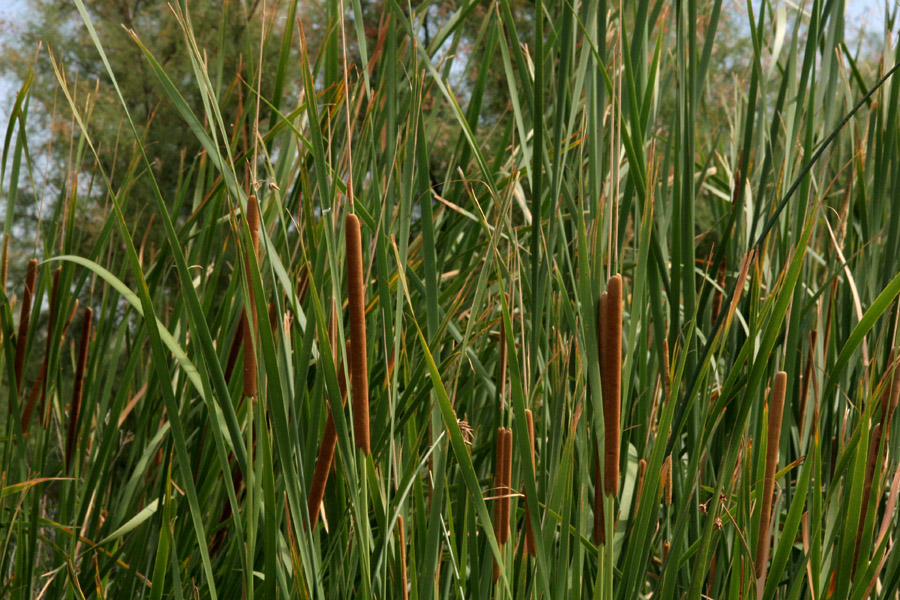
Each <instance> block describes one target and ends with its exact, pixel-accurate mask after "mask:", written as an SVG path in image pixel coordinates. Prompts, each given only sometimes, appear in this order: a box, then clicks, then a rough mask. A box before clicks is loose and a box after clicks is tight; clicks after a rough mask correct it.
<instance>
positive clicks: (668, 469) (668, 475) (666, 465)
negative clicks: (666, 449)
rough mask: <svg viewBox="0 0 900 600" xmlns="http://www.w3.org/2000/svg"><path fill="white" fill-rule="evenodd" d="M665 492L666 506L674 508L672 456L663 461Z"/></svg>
mask: <svg viewBox="0 0 900 600" xmlns="http://www.w3.org/2000/svg"><path fill="white" fill-rule="evenodd" d="M662 470H663V474H664V475H663V477H662V480H663V490H664V492H665V498H666V506H672V487H673V486H672V455H671V454H670V455H668V456H667V457H666V460H665V461H663V468H662Z"/></svg>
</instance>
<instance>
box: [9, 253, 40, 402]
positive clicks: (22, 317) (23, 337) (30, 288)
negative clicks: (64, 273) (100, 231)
mask: <svg viewBox="0 0 900 600" xmlns="http://www.w3.org/2000/svg"><path fill="white" fill-rule="evenodd" d="M36 278H37V259H34V258H32V259H31V260H30V261H28V272H27V273H26V275H25V293H24V294H23V295H22V310H21V312H20V313H19V333H18V335H17V336H16V358H15V363H14V367H15V374H16V390H18V391H19V393H21V391H22V370H23V369H24V368H25V347H26V346H27V343H28V324H29V323H28V322H29V321H30V320H31V300H32V298H33V297H34V280H35V279H36ZM11 409H12V403H10V410H11Z"/></svg>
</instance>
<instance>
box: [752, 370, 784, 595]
mask: <svg viewBox="0 0 900 600" xmlns="http://www.w3.org/2000/svg"><path fill="white" fill-rule="evenodd" d="M786 390H787V373H785V372H784V371H779V372H778V373H776V374H775V385H774V387H773V389H772V395H771V397H770V401H769V421H768V433H767V437H766V475H765V479H764V480H763V497H762V507H761V510H760V515H759V536H757V543H756V565H755V566H756V578H757V579H759V580H762V579H763V578H764V577H765V572H766V562H767V561H768V559H769V534H770V531H769V522H770V521H771V517H772V494H773V493H774V491H775V470H776V468H777V467H778V443H779V440H780V439H781V417H782V415H783V413H784V395H785V391H786Z"/></svg>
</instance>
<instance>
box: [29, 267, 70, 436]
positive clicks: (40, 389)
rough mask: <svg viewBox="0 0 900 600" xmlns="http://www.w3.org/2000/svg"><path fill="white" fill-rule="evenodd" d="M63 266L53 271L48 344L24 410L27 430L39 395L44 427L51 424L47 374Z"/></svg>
mask: <svg viewBox="0 0 900 600" xmlns="http://www.w3.org/2000/svg"><path fill="white" fill-rule="evenodd" d="M60 271H61V268H60V267H57V268H56V270H55V271H53V285H52V287H51V288H50V315H49V319H48V325H47V345H46V346H45V347H44V360H42V361H41V370H40V372H39V373H38V377H37V379H35V381H34V385H32V386H31V393H30V394H29V395H28V402H27V403H26V404H25V410H24V411H22V423H21V425H22V431H23V432H24V431H27V430H28V426H29V425H30V424H31V414H32V412H33V411H34V407H35V405H36V404H37V399H38V396H39V395H40V398H41V409H42V412H45V415H44V427H47V426H48V425H49V424H50V407H49V405H47V407H46V411H44V405H45V391H46V389H47V388H46V386H45V379H46V375H47V361H48V360H50V349H51V344H52V342H53V325H54V323H55V322H56V294H57V290H58V288H59V274H60Z"/></svg>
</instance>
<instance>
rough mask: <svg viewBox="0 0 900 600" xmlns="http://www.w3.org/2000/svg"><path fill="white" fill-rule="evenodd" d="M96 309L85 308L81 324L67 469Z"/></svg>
mask: <svg viewBox="0 0 900 600" xmlns="http://www.w3.org/2000/svg"><path fill="white" fill-rule="evenodd" d="M93 317H94V311H93V309H92V308H91V307H90V306H88V307H87V308H85V309H84V320H83V321H82V324H81V339H80V341H79V343H78V362H77V363H76V365H75V385H74V387H73V388H72V406H71V408H70V409H69V432H68V435H67V436H66V470H67V471H68V469H69V468H70V465H71V462H72V452H73V450H74V449H75V436H76V435H77V434H78V417H79V415H80V413H81V395H82V392H83V389H84V371H85V368H86V367H87V356H88V346H89V345H90V342H91V325H92V323H93Z"/></svg>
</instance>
